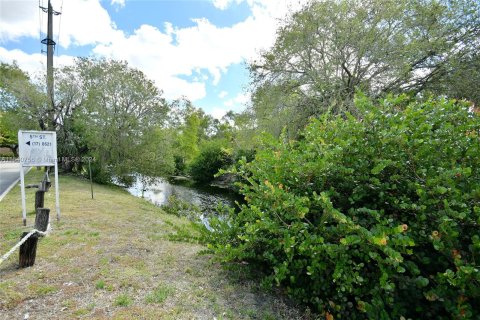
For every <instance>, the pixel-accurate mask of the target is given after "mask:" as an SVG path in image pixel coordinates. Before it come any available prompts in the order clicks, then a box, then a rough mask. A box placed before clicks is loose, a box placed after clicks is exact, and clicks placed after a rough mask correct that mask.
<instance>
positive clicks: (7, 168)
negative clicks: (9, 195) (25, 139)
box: [0, 162, 20, 200]
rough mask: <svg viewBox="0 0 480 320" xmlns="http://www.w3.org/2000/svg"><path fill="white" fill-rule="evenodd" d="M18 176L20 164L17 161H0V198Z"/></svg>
mask: <svg viewBox="0 0 480 320" xmlns="http://www.w3.org/2000/svg"><path fill="white" fill-rule="evenodd" d="M19 178H20V164H19V163H18V162H0V200H1V199H2V198H3V196H4V193H5V191H6V190H7V189H8V188H9V187H10V186H11V185H12V184H13V183H14V182H15V181H17V179H19Z"/></svg>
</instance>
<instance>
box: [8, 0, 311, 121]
mask: <svg viewBox="0 0 480 320" xmlns="http://www.w3.org/2000/svg"><path fill="white" fill-rule="evenodd" d="M47 1H48V0H0V61H3V62H9V63H11V62H12V61H13V60H16V61H17V63H18V64H19V65H20V67H22V68H23V69H24V70H26V71H28V72H30V73H34V72H36V71H38V70H43V69H44V68H45V64H46V56H45V54H42V53H41V51H42V49H43V50H45V49H46V48H45V47H43V48H42V45H41V44H40V40H41V39H43V38H45V37H46V35H45V33H46V30H47V16H46V14H44V13H43V12H42V11H41V10H40V9H39V5H40V6H45V7H46V6H47ZM301 2H303V1H302V0H64V1H63V0H52V5H53V8H54V10H57V11H61V12H62V14H61V15H59V16H55V17H54V40H55V41H56V42H57V47H56V52H55V58H54V64H55V66H56V67H58V66H59V65H62V64H69V63H71V62H72V60H73V57H75V56H96V57H108V58H113V59H122V60H126V61H128V62H129V63H130V65H132V66H134V67H136V68H139V69H140V70H142V71H143V72H145V74H146V75H147V76H148V77H149V78H150V79H152V80H154V81H155V83H156V84H157V86H158V87H159V88H160V89H162V90H163V91H164V95H165V97H166V98H168V99H175V98H177V97H179V96H182V95H184V96H186V97H188V98H189V99H190V100H191V101H193V102H194V104H195V105H196V106H199V107H201V108H203V109H204V110H205V111H206V112H207V113H210V114H212V115H213V116H215V117H221V116H222V115H223V114H225V113H226V111H228V110H234V111H240V110H242V109H243V108H244V105H245V103H248V101H249V97H248V94H247V93H246V90H245V89H246V87H247V85H248V81H249V78H248V72H247V69H246V62H248V61H251V59H253V58H255V56H257V55H258V53H259V51H260V50H262V49H266V48H268V47H269V46H271V45H272V44H273V42H274V40H275V30H276V28H277V27H278V23H279V19H282V18H283V17H285V15H286V14H288V12H291V11H292V10H295V9H297V8H298V7H299V6H300V3H301Z"/></svg>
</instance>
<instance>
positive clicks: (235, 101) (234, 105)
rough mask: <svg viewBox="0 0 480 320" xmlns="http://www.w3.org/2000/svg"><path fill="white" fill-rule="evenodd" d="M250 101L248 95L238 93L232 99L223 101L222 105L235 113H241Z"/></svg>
mask: <svg viewBox="0 0 480 320" xmlns="http://www.w3.org/2000/svg"><path fill="white" fill-rule="evenodd" d="M250 101H251V95H250V93H239V94H237V95H236V96H235V97H234V98H232V99H228V100H227V101H225V102H224V103H223V105H224V106H226V107H228V108H230V109H232V110H235V111H242V110H244V109H245V108H246V106H247V105H248V104H249V103H250Z"/></svg>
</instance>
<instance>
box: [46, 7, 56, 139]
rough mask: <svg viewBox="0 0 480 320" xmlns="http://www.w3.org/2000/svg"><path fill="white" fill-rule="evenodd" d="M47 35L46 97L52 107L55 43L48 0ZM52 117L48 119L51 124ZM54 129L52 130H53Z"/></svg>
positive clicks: (51, 12)
mask: <svg viewBox="0 0 480 320" xmlns="http://www.w3.org/2000/svg"><path fill="white" fill-rule="evenodd" d="M47 13H48V34H47V39H48V40H47V91H48V97H49V98H50V102H51V104H52V107H53V98H54V97H53V50H54V46H55V42H54V41H53V9H52V4H51V3H50V0H48V11H47ZM53 117H54V115H53V114H52V118H51V119H50V120H51V121H52V123H53ZM54 129H55V128H52V130H54Z"/></svg>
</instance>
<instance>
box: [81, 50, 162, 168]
mask: <svg viewBox="0 0 480 320" xmlns="http://www.w3.org/2000/svg"><path fill="white" fill-rule="evenodd" d="M77 71H78V74H79V80H80V84H81V86H82V90H83V91H84V92H85V94H86V96H85V100H84V102H83V104H82V107H81V108H80V109H79V110H78V112H76V115H75V128H76V130H78V131H79V132H81V134H82V135H83V136H84V138H85V141H86V144H87V146H88V149H89V152H90V153H91V154H92V155H94V156H95V157H96V158H97V161H98V163H97V166H99V167H100V168H102V169H107V168H109V169H111V170H112V171H114V172H115V173H116V174H124V173H132V172H134V171H135V166H136V161H137V160H138V157H140V154H139V150H138V145H140V144H141V143H142V139H143V137H144V135H146V134H147V133H148V132H149V130H151V128H153V127H157V128H161V127H162V126H163V125H164V124H165V122H166V114H167V110H168V105H167V103H166V101H165V100H164V98H163V97H162V93H161V91H160V90H159V89H158V88H157V87H156V86H155V84H154V83H153V82H152V81H151V80H149V79H147V78H146V76H145V75H144V74H143V73H142V72H141V71H139V70H136V69H133V68H131V67H129V66H128V64H127V63H126V62H119V61H113V60H93V59H86V58H82V59H79V60H78V61H77ZM147 151H148V150H144V152H147Z"/></svg>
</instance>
